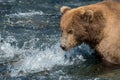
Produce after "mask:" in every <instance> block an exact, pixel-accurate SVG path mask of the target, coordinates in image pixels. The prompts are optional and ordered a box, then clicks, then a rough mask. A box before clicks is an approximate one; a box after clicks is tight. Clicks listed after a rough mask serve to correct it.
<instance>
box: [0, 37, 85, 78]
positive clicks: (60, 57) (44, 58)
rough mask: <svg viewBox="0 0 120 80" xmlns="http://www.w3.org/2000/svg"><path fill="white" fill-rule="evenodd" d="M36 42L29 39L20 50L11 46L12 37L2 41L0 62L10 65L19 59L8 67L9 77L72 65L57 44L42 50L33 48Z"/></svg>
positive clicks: (80, 57)
mask: <svg viewBox="0 0 120 80" xmlns="http://www.w3.org/2000/svg"><path fill="white" fill-rule="evenodd" d="M0 39H2V38H0ZM38 40H39V39H38V38H35V39H31V40H30V41H26V42H24V45H23V47H22V48H18V47H17V45H16V46H12V45H11V44H10V43H12V42H17V41H16V39H15V38H14V37H13V36H8V37H7V38H6V39H4V41H3V42H2V43H1V46H0V54H1V53H2V52H3V53H2V55H0V57H1V59H0V61H1V62H5V61H7V62H9V63H10V62H11V61H14V59H16V58H19V59H17V60H16V61H15V62H12V64H10V65H9V66H8V69H9V70H10V71H11V73H10V75H11V76H21V75H25V74H29V73H36V72H40V71H45V70H50V69H52V68H53V67H54V66H56V65H58V66H66V65H72V64H73V63H74V60H73V61H71V62H70V61H69V59H67V60H66V58H65V52H64V51H62V50H61V49H60V47H59V43H56V44H55V45H52V46H51V47H47V46H46V48H45V49H43V50H42V49H39V48H34V46H35V43H36V42H35V41H38ZM28 44H29V45H28ZM43 45H44V43H43ZM41 46H42V45H41ZM16 55H19V57H16ZM77 57H78V58H79V59H80V60H81V61H83V60H84V59H83V57H82V56H81V55H80V56H77ZM3 59H4V61H3Z"/></svg>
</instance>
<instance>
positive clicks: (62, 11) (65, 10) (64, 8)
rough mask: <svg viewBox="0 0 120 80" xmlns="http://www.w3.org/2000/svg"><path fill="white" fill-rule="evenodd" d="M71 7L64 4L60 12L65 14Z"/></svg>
mask: <svg viewBox="0 0 120 80" xmlns="http://www.w3.org/2000/svg"><path fill="white" fill-rule="evenodd" d="M70 9H71V8H70V7H68V6H62V7H61V8H60V12H61V13H62V14H64V13H65V12H67V11H68V10H70Z"/></svg>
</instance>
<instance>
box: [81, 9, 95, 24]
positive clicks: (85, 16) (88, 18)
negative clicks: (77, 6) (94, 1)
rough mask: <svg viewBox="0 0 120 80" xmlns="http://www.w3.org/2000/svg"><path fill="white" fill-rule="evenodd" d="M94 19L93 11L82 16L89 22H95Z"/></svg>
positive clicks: (88, 11)
mask: <svg viewBox="0 0 120 80" xmlns="http://www.w3.org/2000/svg"><path fill="white" fill-rule="evenodd" d="M93 17H94V12H93V11H92V10H86V11H85V12H84V13H83V15H82V18H83V19H84V20H85V21H87V22H91V21H92V20H93Z"/></svg>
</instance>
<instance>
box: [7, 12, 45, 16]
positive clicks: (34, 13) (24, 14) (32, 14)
mask: <svg viewBox="0 0 120 80" xmlns="http://www.w3.org/2000/svg"><path fill="white" fill-rule="evenodd" d="M43 14H44V13H43V12H42V11H30V12H24V13H22V12H19V13H14V14H9V15H7V14H6V16H8V17H18V18H22V17H23V18H25V17H31V16H34V15H43Z"/></svg>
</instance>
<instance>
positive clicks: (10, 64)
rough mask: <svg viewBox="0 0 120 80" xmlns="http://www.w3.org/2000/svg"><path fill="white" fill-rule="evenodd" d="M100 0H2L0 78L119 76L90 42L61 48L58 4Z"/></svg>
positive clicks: (111, 79)
mask: <svg viewBox="0 0 120 80" xmlns="http://www.w3.org/2000/svg"><path fill="white" fill-rule="evenodd" d="M98 1H100V0H0V80H120V77H119V76H120V75H119V74H120V70H119V69H114V70H110V71H108V70H106V69H105V68H104V66H101V65H100V64H97V63H99V61H98V60H97V59H95V58H94V57H93V56H91V53H92V52H93V50H91V49H90V48H89V47H88V46H87V45H85V44H82V46H79V47H76V48H74V49H72V50H71V51H69V52H64V51H62V50H61V49H60V47H59V44H60V38H61V31H60V26H59V22H60V17H61V14H60V12H59V8H60V7H61V6H63V5H67V6H70V7H78V6H82V5H88V4H92V3H96V2H98Z"/></svg>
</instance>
